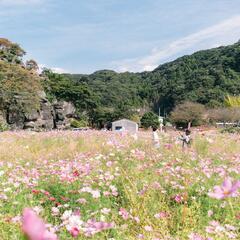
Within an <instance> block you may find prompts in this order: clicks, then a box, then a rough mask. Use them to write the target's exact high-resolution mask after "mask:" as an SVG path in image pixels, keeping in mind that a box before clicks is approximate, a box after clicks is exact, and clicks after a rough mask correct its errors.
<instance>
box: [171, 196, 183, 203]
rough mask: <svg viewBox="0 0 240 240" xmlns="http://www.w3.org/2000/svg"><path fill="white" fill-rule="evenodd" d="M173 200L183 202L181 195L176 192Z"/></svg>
mask: <svg viewBox="0 0 240 240" xmlns="http://www.w3.org/2000/svg"><path fill="white" fill-rule="evenodd" d="M173 199H174V200H175V202H177V203H181V202H183V197H182V196H181V195H180V194H177V195H176V196H175V197H174V198H173Z"/></svg>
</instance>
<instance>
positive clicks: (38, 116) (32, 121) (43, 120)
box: [0, 93, 76, 130]
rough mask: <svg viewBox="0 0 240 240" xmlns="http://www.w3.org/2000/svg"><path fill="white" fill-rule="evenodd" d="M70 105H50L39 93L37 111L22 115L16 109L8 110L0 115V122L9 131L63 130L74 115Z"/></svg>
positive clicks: (44, 96) (64, 103) (60, 102)
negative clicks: (4, 124) (6, 125)
mask: <svg viewBox="0 0 240 240" xmlns="http://www.w3.org/2000/svg"><path fill="white" fill-rule="evenodd" d="M75 111H76V110H75V107H74V106H73V104H72V103H69V102H64V101H59V102H54V103H53V104H51V103H50V102H49V101H48V100H47V98H46V95H45V93H41V100H40V108H39V110H32V111H31V112H30V113H24V112H22V111H20V110H18V109H8V110H7V111H5V112H4V111H3V112H1V113H0V122H1V123H7V124H8V125H9V126H10V128H11V129H29V130H44V129H45V130H51V129H65V128H68V127H69V126H70V121H71V119H72V118H73V117H74V115H75Z"/></svg>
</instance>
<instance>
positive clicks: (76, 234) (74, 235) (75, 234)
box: [70, 227, 80, 238]
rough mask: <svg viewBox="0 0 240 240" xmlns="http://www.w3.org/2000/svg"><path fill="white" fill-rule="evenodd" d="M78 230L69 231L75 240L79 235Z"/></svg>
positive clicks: (75, 228) (74, 228)
mask: <svg viewBox="0 0 240 240" xmlns="http://www.w3.org/2000/svg"><path fill="white" fill-rule="evenodd" d="M79 232H80V231H79V229H78V228H77V227H73V228H72V229H71V231H70V233H71V235H72V236H73V237H74V238H75V237H77V236H78V235H79Z"/></svg>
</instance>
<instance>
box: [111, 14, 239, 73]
mask: <svg viewBox="0 0 240 240" xmlns="http://www.w3.org/2000/svg"><path fill="white" fill-rule="evenodd" d="M239 38H240V15H237V16H234V17H232V18H230V19H227V20H225V21H223V22H220V23H218V24H216V25H213V26H211V27H208V28H205V29H203V30H200V31H199V32H196V33H193V34H190V35H188V36H186V37H183V38H180V39H178V40H176V41H173V42H172V43H170V44H169V45H167V46H165V47H164V48H158V47H155V48H153V49H152V51H151V53H150V54H149V55H147V56H143V57H141V58H135V59H123V60H120V61H115V62H113V63H112V64H113V66H114V67H115V68H117V70H118V71H150V70H153V69H154V68H156V67H157V66H158V65H159V64H161V63H163V62H164V61H167V60H170V59H171V57H177V56H178V55H179V54H183V53H184V54H185V53H186V52H187V53H191V52H193V51H196V50H200V49H206V48H211V47H213V46H214V47H217V46H220V45H226V44H230V43H233V42H235V41H237V40H238V39H239Z"/></svg>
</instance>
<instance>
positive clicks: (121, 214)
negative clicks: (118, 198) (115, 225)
mask: <svg viewBox="0 0 240 240" xmlns="http://www.w3.org/2000/svg"><path fill="white" fill-rule="evenodd" d="M119 215H120V216H122V218H123V219H124V220H127V219H128V218H129V213H128V212H127V210H126V209H124V208H120V210H119Z"/></svg>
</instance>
